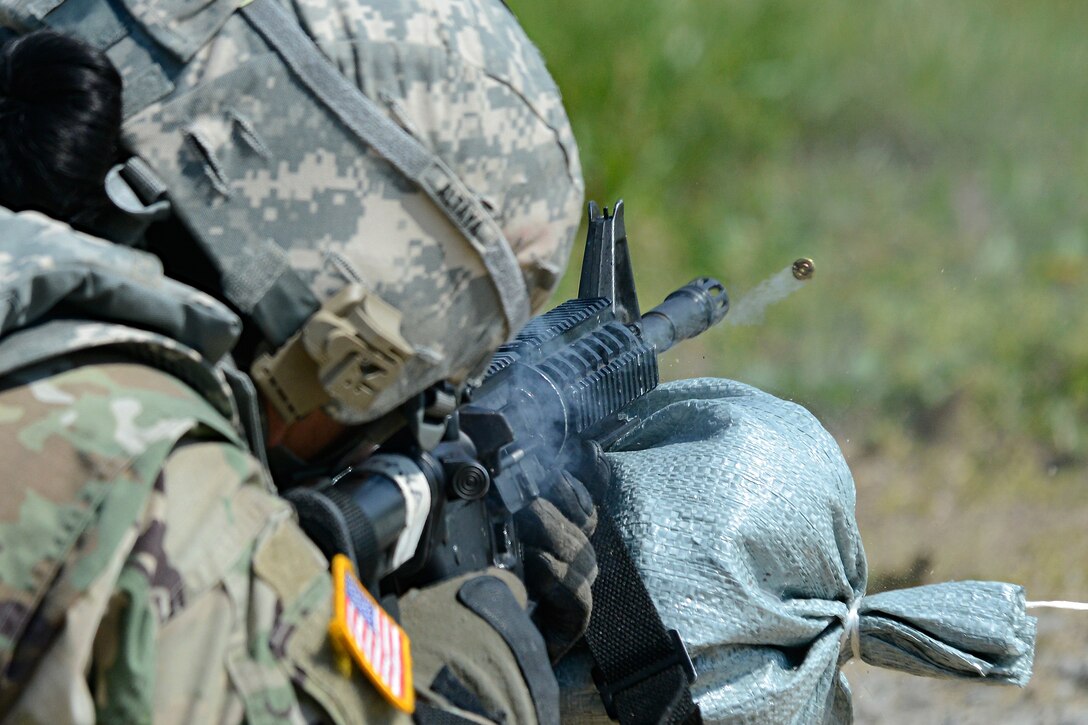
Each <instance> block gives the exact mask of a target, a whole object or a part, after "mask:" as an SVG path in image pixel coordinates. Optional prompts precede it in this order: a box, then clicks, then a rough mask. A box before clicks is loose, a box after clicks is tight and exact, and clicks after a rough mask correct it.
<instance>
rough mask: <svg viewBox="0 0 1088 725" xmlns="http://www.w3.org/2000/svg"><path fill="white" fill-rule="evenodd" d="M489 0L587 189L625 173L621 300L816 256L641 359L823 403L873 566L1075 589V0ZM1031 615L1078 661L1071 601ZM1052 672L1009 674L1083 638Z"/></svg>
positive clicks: (1078, 154) (1084, 288) (1079, 146)
mask: <svg viewBox="0 0 1088 725" xmlns="http://www.w3.org/2000/svg"><path fill="white" fill-rule="evenodd" d="M510 5H511V6H512V8H513V9H514V11H515V12H516V14H517V15H518V17H519V18H520V20H521V21H522V23H523V24H524V25H525V27H526V29H527V31H528V33H529V35H530V37H532V38H533V39H534V40H535V41H536V43H537V44H538V46H539V47H540V49H541V51H542V53H543V55H544V57H545V58H546V59H547V61H548V64H549V67H550V68H551V70H552V72H553V75H554V76H555V77H556V80H557V82H558V83H559V86H560V88H561V89H562V90H563V93H564V98H565V100H566V104H567V110H568V112H569V114H570V117H571V120H572V122H573V125H574V128H575V133H576V135H577V138H578V140H579V144H580V148H581V152H582V162H583V167H584V169H585V175H586V181H587V195H588V197H589V198H591V199H596V200H598V201H599V202H601V203H602V204H607V205H608V206H609V207H611V205H612V204H613V203H614V201H615V200H616V199H617V198H620V197H622V198H623V199H624V200H625V204H626V220H627V229H628V233H629V236H630V239H631V242H632V245H633V258H634V263H635V274H636V281H637V283H638V286H639V291H640V296H641V299H642V301H643V305H644V306H646V307H648V306H651V305H652V304H656V302H657V301H658V300H660V299H661V297H662V296H664V294H666V293H667V292H668V291H670V290H671V289H673V288H675V287H677V286H679V285H680V284H682V283H683V282H686V281H687V280H688V279H690V278H692V277H694V276H697V275H702V274H711V275H714V276H718V277H719V278H721V279H722V280H723V281H724V282H725V283H726V285H727V286H728V287H729V289H730V292H731V296H732V297H733V299H734V300H736V299H739V298H740V297H742V296H743V295H744V292H745V291H746V290H749V289H751V288H753V287H755V286H756V285H757V284H758V283H759V282H760V281H761V280H763V279H765V278H767V277H769V276H770V275H772V274H774V273H776V272H777V271H779V270H781V269H782V268H784V267H785V266H787V265H789V264H790V263H791V262H792V261H793V260H794V259H795V258H797V257H800V256H810V257H812V258H813V259H815V261H816V270H817V271H816V276H815V279H814V280H813V281H812V282H811V283H810V284H809V285H807V286H805V287H804V288H803V289H801V290H800V291H799V292H797V293H796V294H795V295H793V296H791V297H789V298H787V299H786V300H785V301H783V302H780V303H778V304H777V305H774V306H772V307H771V308H769V309H768V310H767V314H766V317H765V321H764V322H763V323H762V324H760V325H757V326H754V327H722V328H719V329H717V330H715V331H712V332H710V333H708V334H706V335H705V336H703V337H702V338H700V339H699V340H698V341H695V342H693V343H688V344H687V345H685V346H683V347H681V348H679V349H678V350H677V351H676V356H675V357H676V362H675V363H671V364H670V365H668V367H667V369H666V370H665V373H666V376H668V377H679V376H686V375H696V374H699V375H703V374H707V375H721V376H726V377H732V378H736V379H739V380H743V381H745V382H749V383H752V384H755V385H757V386H759V387H762V388H764V389H766V390H769V391H771V392H773V393H775V394H777V395H780V396H782V397H786V398H790V399H794V400H797V401H798V402H801V403H803V404H804V405H806V406H807V407H809V408H810V409H811V410H812V411H813V412H815V413H816V414H817V416H819V417H820V418H821V420H822V421H823V422H824V423H825V425H827V426H828V427H829V428H830V429H831V430H832V432H833V433H835V435H836V438H837V439H838V440H839V442H840V444H841V445H842V446H843V448H844V450H845V452H846V453H847V457H848V460H850V463H851V466H852V468H853V470H854V474H855V478H856V481H857V487H858V518H859V523H860V526H861V530H862V534H863V536H864V538H865V542H866V548H867V551H868V554H869V558H870V564H871V568H872V570H873V572H872V574H873V584H874V587H873V588H882V587H886V586H890V585H904V584H914V583H920V582H925V581H937V580H942V579H949V578H961V579H962V578H985V579H1002V580H1010V581H1016V582H1019V583H1023V584H1025V585H1026V586H1027V587H1028V594H1029V598H1034V599H1051V598H1069V599H1075V598H1080V599H1081V600H1085V599H1088V576H1086V573H1088V572H1086V568H1088V556H1086V554H1088V544H1086V543H1085V527H1086V522H1088V489H1086V488H1085V483H1086V482H1088V425H1086V421H1088V32H1086V31H1085V29H1086V28H1088V3H1084V2H1037V3H1030V2H1023V1H1019V2H1017V1H1013V0H991V1H989V2H981V1H969V2H955V3H931V2H920V1H917V0H869V1H868V2H860V1H858V0H853V1H850V0H824V1H823V2H819V3H813V2H806V1H805V0H764V1H761V2H756V1H754V0H739V1H737V2H729V3H724V2H711V1H709V0H639V1H638V2H616V1H615V0H610V1H607V2H606V1H601V0H555V1H554V2H547V3H538V2H529V1H528V0H513V1H512V2H511V3H510ZM578 254H579V252H576V255H575V260H574V264H572V266H571V273H569V274H568V275H567V278H566V279H565V280H564V283H563V286H562V288H561V291H560V295H558V296H557V297H565V296H571V294H572V293H573V291H574V290H575V288H576V277H577V269H578V265H577V261H578ZM1066 621H1067V620H1063V622H1066ZM1044 625H1045V622H1044ZM1071 628H1072V630H1075V631H1076V632H1078V633H1079V635H1078V636H1079V638H1080V639H1077V637H1070V636H1069V632H1070V631H1071ZM1043 629H1044V631H1045V630H1046V626H1044V627H1043ZM1055 632H1056V633H1052V634H1053V636H1052V637H1051V639H1053V645H1054V648H1053V649H1054V651H1055V652H1057V653H1061V652H1063V651H1065V650H1066V649H1068V648H1069V647H1071V646H1072V643H1073V642H1081V643H1082V644H1084V646H1083V647H1081V649H1080V652H1079V660H1081V661H1082V660H1084V656H1083V652H1084V648H1085V647H1088V621H1085V617H1084V616H1082V617H1081V618H1080V619H1076V618H1074V619H1072V620H1068V624H1062V626H1061V627H1060V628H1058V629H1057V630H1055ZM1045 644H1047V641H1046V640H1045V638H1044V640H1041V643H1040V648H1041V651H1040V667H1041V668H1043V669H1045V667H1046V663H1047V661H1048V660H1047V657H1048V654H1047V651H1046V650H1045V649H1044V648H1043V647H1044V645H1045ZM1063 648H1065V649H1063ZM1070 652H1071V651H1070ZM1070 656H1072V654H1070ZM1063 666H1064V665H1063ZM1066 669H1068V668H1066ZM1040 671H1041V670H1040ZM1063 671H1064V670H1063ZM1070 677H1071V678H1072V679H1071V680H1069V682H1072V684H1071V685H1070V684H1069V682H1064V681H1063V682H1062V683H1060V686H1059V685H1054V684H1047V683H1048V681H1043V682H1042V684H1038V683H1039V682H1040V678H1037V680H1036V683H1034V684H1033V685H1032V687H1030V688H1029V689H1028V691H1027V692H1026V693H1021V694H1019V695H1016V697H1020V698H1027V699H1028V700H1031V699H1032V698H1035V699H1039V698H1044V699H1045V698H1047V697H1058V698H1061V697H1072V696H1074V695H1078V693H1079V695H1078V696H1082V697H1083V696H1084V695H1085V693H1086V692H1088V665H1084V666H1082V668H1081V669H1079V670H1077V671H1076V673H1075V675H1070ZM1043 679H1044V680H1045V678H1043ZM1058 679H1061V677H1059V678H1058ZM1066 679H1069V678H1066ZM1070 687H1072V690H1070V689H1069V688H1070ZM1040 688H1042V689H1040ZM1047 688H1051V689H1047ZM1053 688H1058V689H1056V690H1055V689H1053ZM1062 688H1064V689H1062ZM1078 688H1079V689H1078ZM1039 693H1043V694H1042V695H1040V694H1039ZM1071 693H1072V694H1071ZM1003 702H1008V701H1007V700H1006V701H1003ZM975 712H976V714H977V709H976V710H975ZM1085 712H1086V717H1088V711H1085ZM960 714H961V715H962V714H963V713H960ZM1006 714H1008V713H1006ZM896 721H897V722H898V721H902V720H899V719H897V720H896ZM998 721H999V722H1005V721H1008V720H1006V719H999V720H998ZM1027 721H1033V722H1044V721H1046V720H1045V719H1043V720H1032V719H1030V718H1029V720H1027ZM1055 721H1056V720H1055Z"/></svg>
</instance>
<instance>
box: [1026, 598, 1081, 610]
mask: <svg viewBox="0 0 1088 725" xmlns="http://www.w3.org/2000/svg"><path fill="white" fill-rule="evenodd" d="M1024 605H1025V606H1026V607H1027V608H1028V609H1072V610H1074V611H1077V612H1088V602H1066V601H1064V600H1060V599H1058V600H1051V601H1047V602H1024Z"/></svg>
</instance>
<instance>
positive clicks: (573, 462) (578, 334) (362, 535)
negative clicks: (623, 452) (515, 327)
mask: <svg viewBox="0 0 1088 725" xmlns="http://www.w3.org/2000/svg"><path fill="white" fill-rule="evenodd" d="M728 309H729V301H728V295H727V294H726V291H725V287H724V286H723V285H722V283H721V282H719V281H717V280H716V279H712V278H709V277H701V278H698V279H695V280H693V281H692V282H690V283H688V284H687V285H685V286H683V287H681V288H680V289H678V290H676V291H675V292H673V293H672V294H670V295H668V296H667V297H666V298H665V300H664V301H663V302H662V303H661V304H660V305H658V306H657V307H655V308H653V309H652V310H650V311H649V312H647V313H645V314H642V313H641V312H640V310H639V303H638V297H637V294H636V291H635V284H634V275H633V273H632V269H631V259H630V251H629V248H628V244H627V233H626V229H625V227H624V221H623V202H622V201H620V202H617V204H616V206H615V210H614V212H613V213H612V214H611V215H609V214H608V212H607V209H606V210H604V211H603V212H602V210H601V209H600V208H599V207H598V206H597V204H596V203H594V202H591V203H590V204H589V232H588V236H587V240H586V250H585V256H584V259H583V263H582V272H581V279H580V283H579V288H578V297H577V298H575V299H572V300H568V301H567V302H564V303H562V304H561V305H559V306H558V307H556V308H555V309H553V310H551V311H549V312H546V313H544V314H542V315H540V316H538V317H536V318H534V319H532V320H531V321H530V322H529V323H528V324H527V325H526V326H525V328H524V329H523V330H522V331H521V333H520V334H518V335H517V337H516V338H515V339H514V340H513V341H511V342H509V343H507V344H505V345H503V346H502V347H501V348H499V350H498V351H497V352H496V353H495V355H494V357H493V358H492V360H491V363H490V365H489V366H488V368H487V371H486V372H485V373H484V375H483V376H482V379H481V380H480V381H479V382H478V383H477V384H476V385H473V386H470V387H469V390H468V391H467V396H466V397H467V401H466V402H463V403H462V404H461V405H460V406H459V407H456V408H453V409H452V410H449V408H450V407H452V406H449V407H447V408H446V409H443V406H442V405H441V400H442V398H443V396H442V395H435V393H434V391H432V392H431V398H430V400H429V402H430V409H431V412H432V417H435V411H436V410H437V411H438V413H437V417H440V418H441V425H440V426H439V428H438V429H437V430H438V432H439V433H440V438H439V439H438V441H437V443H435V444H434V445H433V447H432V446H430V445H420V444H419V442H418V441H416V442H410V443H408V444H407V445H405V444H404V442H403V441H402V442H401V445H400V449H399V450H398V451H397V452H395V453H389V452H387V451H388V450H389V449H390V448H393V449H396V448H397V446H396V445H387V446H385V447H384V448H385V450H379V451H378V452H377V453H376V454H374V455H372V456H370V457H369V458H367V459H366V460H365V461H364V462H363V463H362V464H360V465H359V466H355V467H351V468H348V469H346V470H345V471H343V472H342V473H340V474H339V475H337V476H336V477H334V478H333V479H332V480H331V481H330V482H329V483H328V485H326V486H325V487H324V488H323V489H322V491H323V493H324V495H326V496H327V497H328V498H329V499H330V500H332V501H333V502H334V503H335V504H336V506H337V507H338V508H339V509H340V510H341V513H342V514H343V517H344V519H345V521H346V522H347V523H348V524H349V528H350V529H351V535H350V538H351V544H352V548H353V549H354V551H355V552H356V555H357V560H358V561H357V569H358V571H359V573H360V575H361V578H362V579H363V581H364V583H366V584H367V585H368V586H370V587H372V589H373V585H374V584H376V583H377V582H378V581H379V580H381V587H380V588H381V591H382V592H383V593H387V592H390V591H394V592H400V591H403V590H405V589H407V588H410V587H412V586H419V585H423V584H427V583H432V582H435V581H440V580H443V579H446V578H449V577H453V576H457V575H458V574H461V573H465V572H469V571H478V570H482V569H484V568H487V567H489V566H498V567H501V568H507V569H511V570H514V571H517V572H518V573H520V568H521V550H520V545H519V543H518V537H517V532H516V530H515V527H514V514H515V513H517V512H518V511H519V510H520V509H522V508H523V507H525V506H526V505H528V503H529V502H531V501H532V500H533V499H534V498H535V497H537V496H540V495H542V494H544V493H546V491H547V487H548V486H549V485H550V483H551V481H552V480H553V478H554V477H555V476H557V475H558V473H559V471H560V470H563V469H566V470H571V471H573V472H575V473H576V475H579V473H578V472H583V473H581V474H580V475H579V477H587V476H586V475H585V473H584V471H587V470H589V469H591V468H592V466H593V464H594V462H595V460H596V451H599V446H600V445H601V444H605V445H606V444H607V443H608V442H609V441H611V440H613V439H615V438H616V437H617V436H618V435H619V433H620V432H622V430H623V428H624V426H625V425H626V424H627V423H628V421H627V420H626V418H625V416H624V409H625V408H626V407H627V406H628V405H630V403H631V402H633V401H634V400H636V399H638V398H640V397H642V396H644V395H646V394H647V393H649V392H650V391H651V390H653V389H654V388H655V387H657V385H658V383H659V380H660V378H659V372H658V364H657V356H658V355H660V354H661V353H663V352H665V351H666V350H668V349H670V348H671V347H672V346H674V345H675V344H677V343H678V342H680V341H682V340H685V339H688V338H690V337H694V336H696V335H698V334H700V333H702V332H703V331H705V330H706V329H708V328H709V327H711V326H712V325H714V324H716V323H718V322H720V321H721V320H722V318H723V317H724V316H725V314H726V312H727V311H728ZM425 405H426V404H424V405H421V406H420V407H424V406H425ZM445 413H448V414H445ZM417 433H418V431H417ZM418 437H419V436H418V435H417V438H418ZM587 478H588V477H587ZM302 514H303V512H302V511H301V510H300V515H302ZM318 544H319V545H323V542H322V541H321V540H320V537H318ZM323 548H336V547H334V546H332V545H329V546H328V547H325V546H323Z"/></svg>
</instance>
